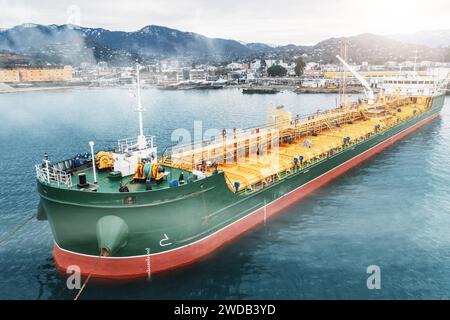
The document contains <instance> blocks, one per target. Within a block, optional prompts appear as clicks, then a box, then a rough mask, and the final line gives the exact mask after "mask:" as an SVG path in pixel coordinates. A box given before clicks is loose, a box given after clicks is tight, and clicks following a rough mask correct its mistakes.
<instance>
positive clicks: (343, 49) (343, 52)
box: [339, 39, 348, 107]
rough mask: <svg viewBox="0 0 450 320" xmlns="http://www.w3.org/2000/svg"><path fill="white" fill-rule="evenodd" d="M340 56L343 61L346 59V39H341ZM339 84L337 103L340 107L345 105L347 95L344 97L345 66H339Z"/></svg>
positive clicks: (345, 86) (345, 87) (345, 88)
mask: <svg viewBox="0 0 450 320" xmlns="http://www.w3.org/2000/svg"><path fill="white" fill-rule="evenodd" d="M340 56H341V57H343V59H344V60H345V61H348V40H347V39H343V40H341V49H340ZM340 80H341V84H340V90H339V91H340V96H339V100H340V102H339V104H340V106H341V107H345V106H347V97H346V90H347V74H346V71H345V68H344V67H342V68H341V77H340Z"/></svg>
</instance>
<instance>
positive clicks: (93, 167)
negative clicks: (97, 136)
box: [89, 141, 97, 184]
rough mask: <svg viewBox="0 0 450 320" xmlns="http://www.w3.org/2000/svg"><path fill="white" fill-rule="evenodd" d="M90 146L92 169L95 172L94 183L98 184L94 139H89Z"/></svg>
mask: <svg viewBox="0 0 450 320" xmlns="http://www.w3.org/2000/svg"><path fill="white" fill-rule="evenodd" d="M89 146H90V147H91V158H92V171H93V173H94V183H95V184H97V173H96V172H95V155H94V141H89Z"/></svg>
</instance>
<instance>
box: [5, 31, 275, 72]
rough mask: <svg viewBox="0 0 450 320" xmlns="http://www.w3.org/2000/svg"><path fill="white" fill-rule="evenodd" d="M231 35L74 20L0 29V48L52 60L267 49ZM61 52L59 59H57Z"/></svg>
mask: <svg viewBox="0 0 450 320" xmlns="http://www.w3.org/2000/svg"><path fill="white" fill-rule="evenodd" d="M268 48H270V46H267V45H265V44H259V43H251V44H249V45H245V44H242V43H240V42H238V41H235V40H226V39H218V38H214V39H213V38H208V37H205V36H202V35H199V34H196V33H192V32H183V31H179V30H175V29H171V28H167V27H161V26H155V25H150V26H146V27H144V28H142V29H140V30H138V31H135V32H124V31H110V30H106V29H102V28H84V27H79V26H73V25H48V26H44V25H37V24H23V25H20V26H16V27H14V28H11V29H4V30H2V31H0V50H7V51H10V52H15V53H19V54H25V55H31V56H33V57H35V58H37V59H38V60H39V59H41V60H42V59H45V58H48V59H50V60H52V59H53V60H60V61H59V62H62V61H61V60H69V61H73V63H74V64H79V63H80V62H83V61H94V60H95V61H96V60H105V61H115V62H118V61H120V60H125V61H126V60H128V61H130V60H133V61H134V60H135V59H139V58H141V59H145V58H161V57H173V56H175V57H176V56H183V57H192V58H196V59H212V60H226V59H234V58H239V57H243V56H248V55H251V54H254V53H255V52H258V51H262V50H267V49H268ZM61 56H62V57H63V58H61Z"/></svg>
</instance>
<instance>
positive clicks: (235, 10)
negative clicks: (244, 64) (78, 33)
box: [0, 0, 450, 45]
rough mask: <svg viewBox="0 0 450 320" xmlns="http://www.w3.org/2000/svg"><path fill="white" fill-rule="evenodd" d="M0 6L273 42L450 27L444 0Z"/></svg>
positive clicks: (83, 21)
mask: <svg viewBox="0 0 450 320" xmlns="http://www.w3.org/2000/svg"><path fill="white" fill-rule="evenodd" d="M0 8H1V10H0V28H10V27H13V26H15V25H19V24H22V23H39V24H65V23H72V24H78V25H81V26H84V27H101V28H105V29H109V30H123V31H136V30H139V29H141V28H142V27H144V26H146V25H150V24H155V25H161V26H166V27H170V28H174V29H179V30H182V31H190V32H196V33H199V34H202V35H205V36H208V37H213V38H225V39H234V40H240V41H243V42H263V43H268V44H274V45H283V44H289V43H294V44H304V45H311V44H315V43H317V42H319V41H321V40H325V39H327V38H330V37H340V36H352V35H356V34H360V33H366V32H369V33H375V34H381V35H383V34H396V33H413V32H416V31H420V30H437V29H450V19H449V17H450V1H449V0H370V1H367V0H334V1H332V0H307V1H306V0H222V1H217V0H121V1H117V0H115V1H113V0H79V1H77V0H52V1H50V0H14V1H11V0H0Z"/></svg>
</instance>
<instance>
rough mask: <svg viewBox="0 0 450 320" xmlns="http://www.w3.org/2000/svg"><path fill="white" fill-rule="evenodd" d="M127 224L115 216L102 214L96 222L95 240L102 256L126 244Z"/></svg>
mask: <svg viewBox="0 0 450 320" xmlns="http://www.w3.org/2000/svg"><path fill="white" fill-rule="evenodd" d="M127 238H128V226H127V224H126V223H125V221H123V219H121V218H119V217H117V216H104V217H103V218H101V219H100V220H98V222H97V241H98V247H99V249H100V254H101V255H102V256H111V255H113V254H114V253H115V252H116V251H117V250H119V249H120V248H122V247H124V246H125V245H126V244H127Z"/></svg>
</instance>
